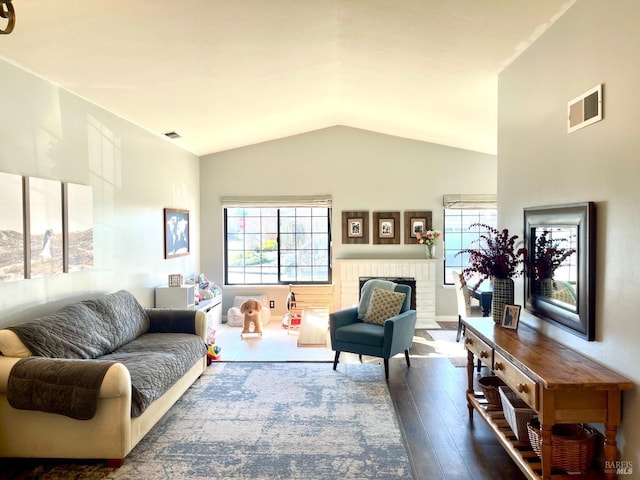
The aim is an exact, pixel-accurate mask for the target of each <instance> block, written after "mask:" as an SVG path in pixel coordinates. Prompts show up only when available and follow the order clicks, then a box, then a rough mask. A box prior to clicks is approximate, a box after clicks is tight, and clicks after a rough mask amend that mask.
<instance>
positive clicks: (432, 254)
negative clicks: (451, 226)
mask: <svg viewBox="0 0 640 480" xmlns="http://www.w3.org/2000/svg"><path fill="white" fill-rule="evenodd" d="M424 248H425V251H426V252H427V258H436V246H435V245H429V244H428V243H427V244H425V245H424Z"/></svg>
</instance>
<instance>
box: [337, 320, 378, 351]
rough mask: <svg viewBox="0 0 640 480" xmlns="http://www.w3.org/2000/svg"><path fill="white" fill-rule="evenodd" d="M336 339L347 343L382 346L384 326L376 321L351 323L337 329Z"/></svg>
mask: <svg viewBox="0 0 640 480" xmlns="http://www.w3.org/2000/svg"><path fill="white" fill-rule="evenodd" d="M336 340H339V341H341V342H345V343H356V344H360V345H369V346H372V347H382V343H383V342H384V327H383V326H382V325H376V324H374V323H364V322H356V323H351V324H349V325H345V326H344V327H340V328H338V329H336Z"/></svg>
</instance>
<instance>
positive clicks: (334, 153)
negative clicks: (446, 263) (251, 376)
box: [200, 126, 496, 315]
mask: <svg viewBox="0 0 640 480" xmlns="http://www.w3.org/2000/svg"><path fill="white" fill-rule="evenodd" d="M200 175H201V182H202V183H201V192H202V205H201V208H202V212H203V215H202V234H203V239H204V243H205V245H204V246H203V250H202V265H203V267H202V268H203V271H204V272H205V273H206V274H207V275H208V276H209V277H210V278H212V279H214V280H215V281H216V282H218V283H220V284H222V282H223V272H224V270H223V268H224V267H223V216H222V208H221V205H220V197H222V196H225V195H313V194H330V195H332V197H333V226H332V236H333V258H334V260H335V259H337V258H365V257H370V258H424V255H425V254H424V248H423V247H422V246H420V245H405V244H404V243H401V244H400V245H373V244H372V243H370V244H369V245H343V244H342V233H341V223H342V211H343V210H347V211H353V210H368V211H369V212H370V223H371V221H372V213H373V212H374V211H400V212H404V211H405V210H431V211H432V213H433V226H434V228H436V229H438V230H442V195H443V194H447V193H495V191H496V157H495V156H493V155H486V154H482V153H477V152H471V151H467V150H460V149H455V148H450V147H444V146H441V145H434V144H430V143H424V142H419V141H414V140H407V139H402V138H397V137H393V136H389V135H381V134H378V133H373V132H369V131H364V130H358V129H354V128H348V127H341V126H338V127H332V128H327V129H323V130H318V131H315V132H310V133H306V134H302V135H296V136H293V137H288V138H284V139H281V140H276V141H271V142H266V143H262V144H258V145H254V146H250V147H245V148H239V149H235V150H229V151H226V152H221V153H217V154H212V155H209V156H206V157H203V158H202V159H201V163H200ZM400 223H403V222H402V216H401V222H400ZM403 236H404V231H401V238H403ZM370 238H371V235H370ZM440 247H441V245H440ZM438 251H439V256H440V258H441V256H442V249H441V248H439V250H438ZM437 278H438V279H439V281H438V284H437V291H436V296H437V302H436V309H437V310H436V315H456V311H457V310H456V306H455V305H456V304H455V296H454V292H453V290H452V289H448V290H444V289H443V288H442V280H441V279H442V263H439V264H438V272H437ZM337 280H338V278H335V277H334V283H336V282H337ZM284 290H285V291H283V289H282V288H280V289H278V288H271V289H266V288H263V287H260V288H258V287H256V288H241V289H240V288H233V289H229V288H227V289H225V294H224V297H223V298H224V300H223V302H224V303H223V309H224V311H225V312H226V308H227V307H228V306H230V304H231V301H232V297H233V295H236V294H240V293H238V292H239V291H242V292H243V293H258V292H264V291H269V296H270V298H272V299H275V300H276V309H275V310H274V313H275V314H276V315H279V314H282V313H284V298H285V297H286V288H285V289H284Z"/></svg>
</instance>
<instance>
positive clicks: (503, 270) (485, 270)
mask: <svg viewBox="0 0 640 480" xmlns="http://www.w3.org/2000/svg"><path fill="white" fill-rule="evenodd" d="M473 227H480V228H482V229H483V230H486V231H487V233H486V234H482V235H480V236H479V237H478V239H477V240H475V241H474V242H473V243H474V244H476V245H477V246H475V248H468V249H464V250H461V251H459V252H458V253H457V254H456V255H468V256H469V266H468V267H467V268H465V269H463V270H462V274H463V275H464V276H465V277H466V278H469V277H472V276H478V277H479V281H478V284H477V285H480V284H481V283H482V282H483V281H484V280H487V279H489V280H491V281H493V298H492V315H493V320H494V321H495V322H496V323H501V322H502V314H503V312H504V305H505V304H507V303H509V304H511V303H513V302H514V285H513V278H514V277H516V276H518V275H520V274H522V272H523V266H524V260H525V257H526V253H527V250H526V248H518V247H517V246H516V240H517V239H518V236H517V235H509V230H508V229H506V228H505V229H503V230H498V229H496V228H494V227H491V226H489V225H485V224H482V223H474V224H472V225H471V226H470V227H469V228H473Z"/></svg>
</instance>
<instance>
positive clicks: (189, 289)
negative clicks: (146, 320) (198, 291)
mask: <svg viewBox="0 0 640 480" xmlns="http://www.w3.org/2000/svg"><path fill="white" fill-rule="evenodd" d="M195 305H196V296H195V285H182V286H180V287H169V286H166V285H164V286H161V287H158V288H156V307H158V308H195Z"/></svg>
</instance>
